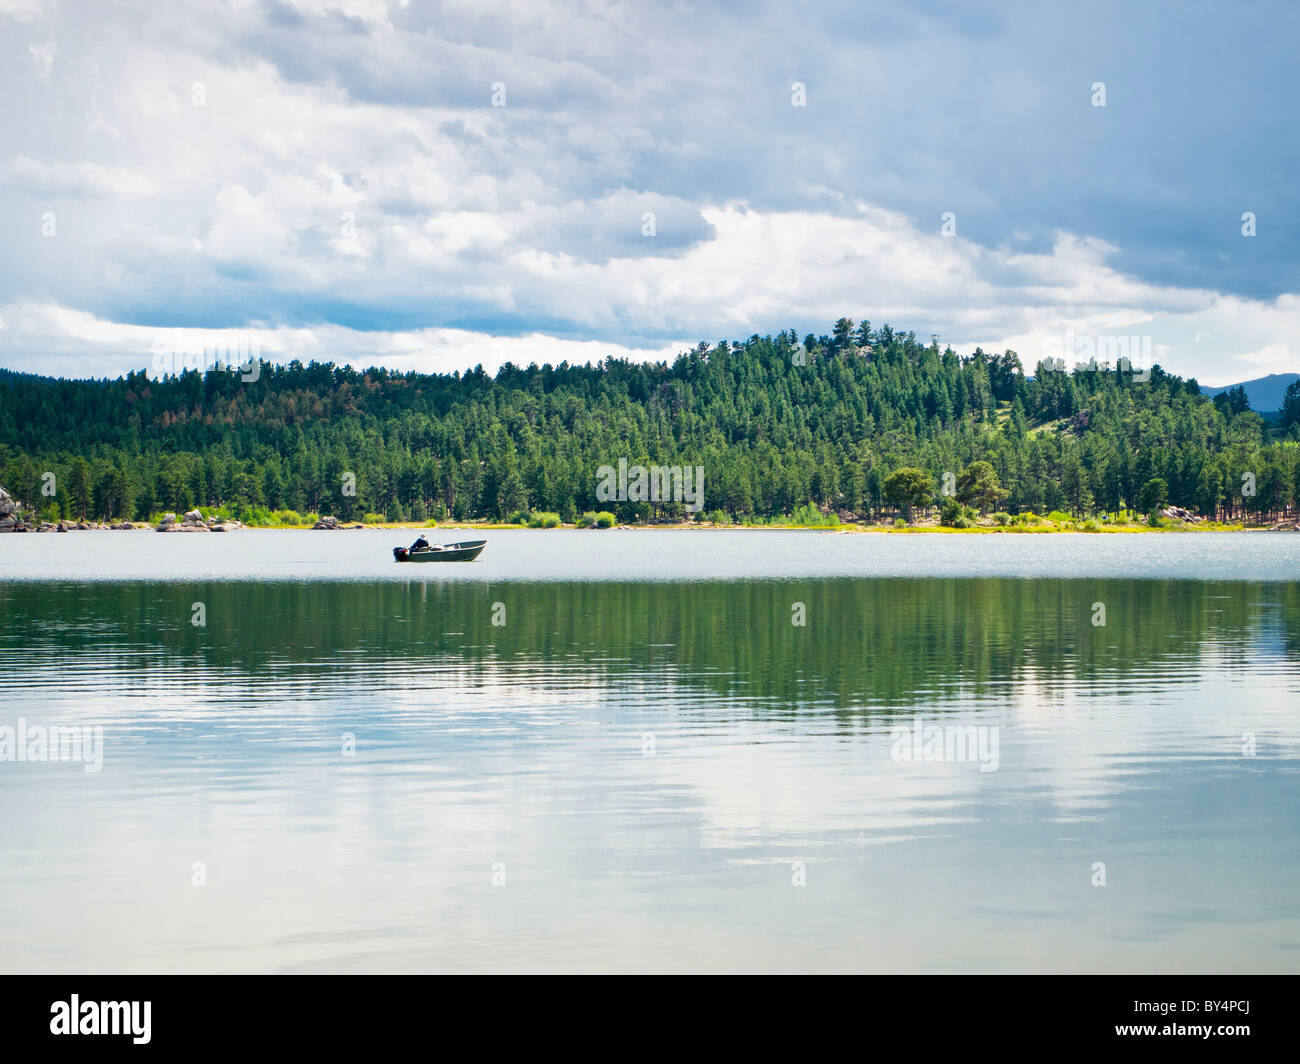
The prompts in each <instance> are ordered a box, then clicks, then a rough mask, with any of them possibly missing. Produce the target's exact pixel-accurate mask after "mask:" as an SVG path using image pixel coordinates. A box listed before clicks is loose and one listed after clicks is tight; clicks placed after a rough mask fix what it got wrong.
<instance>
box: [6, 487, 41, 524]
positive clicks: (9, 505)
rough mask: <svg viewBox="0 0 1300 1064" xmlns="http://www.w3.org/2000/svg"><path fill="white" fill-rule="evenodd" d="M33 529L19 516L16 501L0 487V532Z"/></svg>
mask: <svg viewBox="0 0 1300 1064" xmlns="http://www.w3.org/2000/svg"><path fill="white" fill-rule="evenodd" d="M34 531H35V529H34V528H33V527H32V526H31V525H30V524H28V523H27V522H26V521H24V520H23V519H22V517H20V516H19V513H18V503H16V502H15V501H14V497H13V496H12V495H10V494H9V493H8V492H7V491H5V489H4V488H0V532H34Z"/></svg>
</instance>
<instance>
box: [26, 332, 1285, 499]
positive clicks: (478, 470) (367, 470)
mask: <svg viewBox="0 0 1300 1064" xmlns="http://www.w3.org/2000/svg"><path fill="white" fill-rule="evenodd" d="M1298 441H1300V389H1298V388H1297V387H1296V386H1295V385H1292V387H1291V388H1290V389H1289V390H1288V394H1287V404H1286V406H1285V407H1284V409H1283V411H1282V412H1281V415H1280V417H1278V418H1275V419H1274V420H1273V421H1272V422H1270V421H1268V420H1265V419H1264V418H1263V417H1261V415H1260V414H1258V413H1256V412H1254V411H1252V410H1250V409H1249V404H1248V403H1247V402H1246V399H1245V395H1244V392H1241V391H1240V390H1239V389H1238V390H1235V391H1233V392H1228V393H1225V394H1223V395H1219V396H1216V397H1215V398H1214V400H1210V399H1208V398H1206V397H1205V396H1203V395H1202V394H1201V392H1200V389H1199V387H1198V385H1197V383H1196V382H1195V381H1192V380H1188V381H1185V380H1182V379H1181V378H1179V377H1176V376H1173V375H1171V374H1167V373H1165V372H1164V371H1162V370H1161V369H1160V368H1159V367H1155V368H1154V369H1152V370H1151V372H1150V377H1149V379H1148V380H1141V379H1135V377H1134V374H1133V373H1132V372H1130V371H1128V370H1119V369H1109V368H1105V367H1102V368H1098V369H1084V370H1079V369H1076V370H1075V371H1074V372H1063V371H1060V370H1058V369H1054V368H1052V366H1051V364H1050V363H1049V364H1047V365H1043V364H1038V365H1036V366H1035V367H1033V369H1032V370H1031V371H1030V372H1029V373H1028V374H1027V373H1026V372H1025V368H1024V367H1022V365H1021V362H1020V359H1019V358H1018V356H1017V355H1016V354H1015V353H1014V352H1011V351H1008V352H1005V353H1004V354H1001V355H991V354H986V353H985V352H983V351H980V350H976V351H975V352H974V353H973V354H971V355H969V356H966V357H960V356H958V355H957V354H956V353H955V352H953V351H952V350H951V349H946V350H940V349H939V348H938V346H937V345H935V344H930V345H929V346H925V345H923V344H920V343H918V342H917V339H916V337H915V335H914V334H911V333H907V334H902V333H896V332H894V331H893V330H892V329H891V328H890V327H889V326H888V325H886V326H882V327H881V328H879V329H878V330H877V329H873V328H872V327H871V325H870V323H868V322H863V323H861V324H855V323H854V322H853V321H851V320H849V319H847V318H845V319H841V320H840V321H839V322H837V323H836V325H835V327H834V329H833V332H832V334H831V335H829V336H822V337H816V336H811V335H810V336H806V337H804V338H803V340H802V342H801V341H800V338H799V337H798V336H797V335H796V334H795V333H794V332H793V331H789V332H783V333H780V334H778V335H776V336H775V337H772V336H752V337H750V338H749V339H748V340H746V341H743V342H737V341H733V342H725V341H724V342H720V343H718V344H717V345H715V346H710V345H709V344H707V343H701V344H700V345H699V346H698V347H697V348H695V349H694V350H692V351H690V352H687V353H685V354H683V355H681V356H679V357H678V358H677V359H676V360H675V361H674V362H673V363H672V364H671V365H668V364H665V363H658V364H646V363H635V362H630V361H626V360H621V359H611V360H606V361H604V362H602V363H601V364H599V365H596V366H570V365H568V364H563V363H562V364H560V365H559V366H554V367H552V366H542V367H540V368H539V367H537V366H530V367H528V368H526V369H525V368H520V367H517V366H512V365H506V366H504V367H503V368H502V369H501V370H500V371H499V372H498V373H497V374H496V375H495V376H491V375H489V374H487V373H485V372H484V371H483V370H482V368H481V367H480V368H476V369H474V370H472V371H469V372H467V373H465V374H463V375H461V374H459V373H453V374H450V375H422V374H414V373H406V374H403V373H395V372H391V371H388V370H384V369H371V370H367V371H357V370H353V369H350V368H343V367H336V366H334V365H332V364H321V363H315V362H313V363H311V364H308V365H303V364H301V363H299V362H292V363H290V364H288V365H284V366H270V365H264V366H263V367H262V370H261V373H260V376H259V377H258V378H257V379H256V380H254V381H248V382H245V381H243V380H242V379H241V376H240V375H239V374H238V373H231V372H228V371H224V370H211V371H209V372H207V373H206V374H201V373H198V372H187V373H183V374H181V375H179V376H168V377H166V378H164V379H162V380H158V379H155V378H152V377H150V376H148V375H147V374H146V373H144V372H143V371H142V372H136V373H132V374H130V375H128V376H126V377H124V378H119V379H116V380H57V379H51V378H45V377H39V376H33V375H27V374H17V373H12V372H8V371H0V485H3V486H4V487H6V488H7V489H8V490H9V491H10V492H11V493H12V494H13V495H14V496H15V498H17V499H19V500H21V501H23V502H24V503H26V504H27V505H28V506H29V507H30V508H31V509H32V510H34V511H35V512H37V513H38V514H40V515H41V516H44V517H58V516H66V517H81V516H89V517H94V518H101V519H107V518H113V517H118V518H120V517H126V518H134V519H146V518H148V517H149V516H150V515H152V514H157V513H159V512H162V511H167V510H171V511H178V512H179V511H182V510H185V509H187V508H189V507H192V506H218V507H226V508H227V509H229V510H231V511H232V512H234V513H235V514H236V515H237V516H243V517H245V518H253V519H255V520H256V518H257V517H258V516H259V515H263V516H264V515H266V514H267V513H268V512H269V511H275V510H292V511H297V512H299V513H308V512H312V513H321V514H334V515H336V516H338V517H340V518H343V519H348V520H352V519H355V518H360V517H361V516H362V515H364V514H367V513H378V514H383V515H385V516H386V517H387V518H388V519H389V520H416V521H423V520H428V519H443V518H454V519H457V520H465V519H493V520H499V519H504V518H506V517H507V516H508V515H510V514H513V513H515V512H517V511H521V510H529V509H532V510H546V511H554V512H555V513H557V514H559V515H560V516H561V517H562V518H563V519H564V520H566V521H570V520H573V519H574V518H575V517H576V516H577V515H578V514H580V513H582V512H584V511H588V510H603V509H612V510H615V511H616V512H617V515H618V518H619V519H620V520H622V521H636V520H666V519H680V518H682V517H683V516H686V515H685V514H684V512H683V511H684V507H683V506H682V505H681V504H680V503H671V502H670V503H664V504H655V503H649V502H640V503H637V502H626V503H620V504H610V503H607V502H602V501H599V500H598V499H597V497H596V487H597V483H598V477H597V469H598V467H600V466H602V465H615V464H617V463H618V461H619V459H626V460H627V461H628V462H629V463H633V464H635V463H640V464H644V465H682V466H688V465H689V466H700V467H703V469H704V471H705V482H704V499H705V504H704V510H705V512H704V513H702V514H700V515H698V516H700V517H701V518H706V519H707V518H709V517H710V516H713V517H723V516H724V515H725V516H728V517H733V518H745V517H759V518H762V517H774V516H777V515H782V514H791V513H794V512H795V511H796V510H798V509H800V508H806V507H807V506H808V505H809V504H811V505H812V506H815V507H817V508H819V509H821V510H823V511H830V512H837V513H840V514H842V515H853V516H861V517H875V516H881V515H891V514H894V513H898V512H900V511H901V510H902V509H903V508H904V505H905V504H907V503H913V502H914V503H916V504H918V505H925V504H926V503H927V502H928V501H929V500H928V499H927V498H925V494H926V492H925V491H924V490H921V492H920V495H918V496H917V497H916V498H914V499H904V498H902V497H900V495H899V489H898V478H895V482H894V484H893V485H890V484H888V481H889V478H890V476H891V474H893V473H896V472H897V471H898V470H900V469H904V468H911V467H914V468H916V469H919V470H922V471H923V472H924V473H925V475H926V478H927V479H930V480H932V482H933V497H934V499H936V500H937V499H938V498H939V492H940V484H941V483H942V482H943V478H944V474H945V473H951V474H953V476H955V477H959V476H961V475H962V474H963V471H965V470H968V469H969V468H970V467H971V466H972V464H973V463H976V462H987V463H989V464H990V465H991V466H992V469H993V471H994V473H995V475H996V481H997V485H998V490H997V491H996V492H994V493H993V494H988V495H986V497H985V498H983V499H982V500H981V502H982V503H988V504H992V503H993V501H994V500H996V504H997V506H998V508H1000V509H1001V510H1004V511H1007V512H1009V513H1012V514H1015V513H1019V512H1025V511H1035V512H1038V513H1046V512H1048V511H1052V510H1063V511H1067V512H1070V513H1072V514H1075V515H1078V516H1081V517H1082V516H1087V515H1090V514H1095V513H1112V512H1116V511H1119V510H1122V509H1126V508H1128V509H1136V508H1138V507H1139V505H1142V506H1143V508H1144V509H1145V508H1146V507H1147V506H1148V505H1149V504H1151V503H1152V502H1155V501H1157V499H1156V496H1157V495H1159V496H1163V498H1161V499H1159V501H1161V502H1163V501H1168V502H1171V503H1175V504H1178V505H1181V506H1184V507H1187V508H1189V509H1191V510H1194V511H1197V512H1199V513H1201V514H1204V515H1207V516H1217V517H1231V516H1240V515H1242V514H1243V513H1246V514H1253V515H1258V516H1261V517H1263V516H1269V515H1273V514H1277V513H1282V512H1286V511H1288V510H1289V509H1291V508H1292V507H1293V505H1294V503H1295V501H1296V497H1297V492H1300V442H1298ZM981 468H982V467H981ZM51 473H52V474H53V477H50V476H49V474H51ZM1153 482H1155V483H1157V484H1160V482H1163V483H1162V484H1160V490H1159V491H1158V492H1156V491H1155V489H1153V488H1152V487H1151V485H1152V483H1153ZM1252 490H1253V494H1252V493H1251V491H1252ZM1144 492H1145V495H1146V498H1143V495H1144ZM908 508H909V509H910V507H908Z"/></svg>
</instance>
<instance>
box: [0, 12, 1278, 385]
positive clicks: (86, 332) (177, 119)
mask: <svg viewBox="0 0 1300 1064" xmlns="http://www.w3.org/2000/svg"><path fill="white" fill-rule="evenodd" d="M1298 30H1300V5H1295V4H1292V3H1288V2H1277V3H1274V2H1269V0H1243V2H1242V3H1239V4H1236V5H1224V4H1221V3H1217V4H1208V3H1199V2H1196V0H1190V2H1185V3H1177V4H1175V3H1151V4H1143V5H1134V4H1132V3H1131V2H1128V0H1125V2H1121V3H1110V2H1106V0H1089V2H1088V3H1086V4H1064V3H1062V4H1057V3H1052V2H1047V0H1038V2H1035V3H1024V4H1021V3H1009V2H1003V3H983V2H980V0H960V2H958V0H953V2H947V0H913V2H910V3H907V4H876V3H869V2H868V3H863V2H859V0H841V2H839V3H799V4H793V3H789V4H779V3H770V4H765V3H762V2H758V3H749V2H746V3H740V2H722V3H716V4H704V3H682V2H677V3H674V2H672V0H662V2H626V3H618V2H615V3H605V2H600V0H585V2H584V0H575V2H570V3H563V4H551V3H547V2H545V0H505V2H501V0H472V2H454V3H433V2H424V0H387V2H386V0H260V2H252V0H226V2H211V3H192V2H177V3H171V4H158V3H156V2H141V3H137V2H131V0H96V2H92V0H76V2H74V0H0V91H2V92H3V94H4V98H5V102H6V106H5V107H4V108H3V109H0V204H2V205H3V210H0V367H4V368H9V369H14V370H22V371H27V372H36V373H43V374H48V375H52V376H63V377H88V376H93V377H105V376H117V375H119V374H122V373H125V372H127V371H129V370H132V369H147V368H150V367H151V366H152V367H153V368H155V369H157V368H159V367H160V366H167V367H168V368H170V366H171V365H172V363H168V362H167V360H168V359H172V360H173V363H174V362H175V360H179V359H183V358H185V357H186V356H189V357H190V359H191V360H193V359H196V358H198V357H199V355H200V353H201V352H203V351H204V350H205V349H206V350H208V351H209V352H213V351H218V352H219V351H236V352H249V351H256V352H257V353H258V354H259V355H260V356H261V357H263V358H269V359H273V360H279V361H282V360H287V359H290V358H300V359H303V360H304V361H305V360H308V359H313V358H314V359H320V360H331V361H335V362H348V363H351V364H353V365H356V366H358V367H365V366H369V365H386V366H390V367H393V368H396V369H400V370H410V369H414V370H421V371H429V372H432V371H444V372H449V371H451V370H457V369H459V370H464V369H466V368H469V367H471V366H473V365H475V364H476V363H482V364H483V365H484V366H485V367H487V368H488V369H495V368H496V367H497V366H499V365H500V364H502V363H503V362H506V361H511V362H514V363H516V364H523V365H526V364H528V363H530V362H538V363H542V362H551V363H556V362H559V361H561V360H566V359H567V360H568V361H570V362H586V361H594V360H597V359H600V358H603V357H606V356H609V355H629V356H631V357H636V358H672V357H673V356H675V355H676V354H677V353H678V352H680V351H682V350H685V349H687V348H691V347H694V346H695V345H696V344H697V343H698V342H699V341H701V340H706V341H708V342H709V343H710V344H713V343H716V342H717V341H718V340H723V339H727V340H731V339H740V340H743V339H745V338H747V337H749V336H750V335H752V334H754V333H759V334H766V333H772V332H775V331H777V330H780V329H795V330H796V331H797V332H798V334H799V335H800V336H802V335H804V334H805V333H808V332H814V333H818V334H820V333H829V332H830V330H831V325H832V323H833V322H834V321H835V320H836V319H837V318H840V317H842V316H847V317H850V318H853V319H854V320H855V321H860V320H862V319H868V320H870V321H871V322H872V323H873V324H874V325H876V326H879V325H881V324H884V323H889V324H890V325H892V326H893V327H894V328H895V329H896V330H902V331H914V332H915V333H916V334H917V336H918V337H920V338H922V339H923V340H926V341H928V340H929V338H930V337H931V336H935V335H937V336H938V340H939V343H940V345H941V346H942V345H951V346H953V347H954V348H955V349H956V350H958V351H959V352H960V353H962V354H968V353H969V352H970V351H971V350H973V349H974V348H975V347H976V346H977V345H979V346H982V347H983V348H984V349H985V350H990V351H999V352H1000V351H1002V350H1004V349H1006V348H1011V349H1013V350H1015V351H1016V352H1018V353H1019V354H1020V356H1021V359H1022V361H1023V362H1024V363H1025V365H1026V366H1027V367H1029V368H1031V369H1032V367H1033V365H1034V364H1035V363H1036V362H1037V360H1038V359H1040V358H1043V357H1062V356H1064V357H1066V358H1067V360H1070V359H1071V358H1072V356H1073V355H1074V354H1077V353H1078V352H1080V351H1081V350H1082V351H1085V352H1086V350H1087V349H1088V348H1087V341H1088V340H1089V339H1090V338H1097V339H1099V340H1100V339H1101V338H1105V337H1115V336H1131V337H1134V338H1135V340H1134V345H1135V347H1137V348H1143V345H1149V349H1150V350H1151V352H1152V355H1151V359H1150V360H1151V361H1154V362H1158V363H1159V364H1161V365H1163V366H1164V367H1166V368H1167V369H1169V370H1170V371H1171V372H1175V373H1179V374H1181V375H1183V376H1192V377H1196V378H1197V379H1198V380H1200V381H1201V383H1203V384H1226V383H1231V382H1234V381H1239V380H1245V379H1249V378H1253V377H1258V376H1261V375H1263V374H1266V373H1274V372H1277V373H1282V372H1294V371H1300V257H1297V256H1296V254H1295V253H1294V249H1295V248H1296V247H1297V246H1300V243H1298V242H1300V217H1298V216H1297V211H1296V208H1295V202H1296V197H1295V195H1294V191H1293V190H1294V186H1295V181H1296V174H1297V172H1298V167H1297V164H1298V163H1300V158H1297V156H1300V128H1298V127H1300V107H1298V106H1297V97H1298V95H1300V92H1298V90H1300V67H1298V66H1297V64H1296V63H1295V62H1294V54H1293V53H1294V49H1295V44H1296V41H1297V40H1300V34H1298V33H1297V31H1298Z"/></svg>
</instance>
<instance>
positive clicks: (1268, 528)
mask: <svg viewBox="0 0 1300 1064" xmlns="http://www.w3.org/2000/svg"><path fill="white" fill-rule="evenodd" d="M1078 524H1079V525H1082V522H1078ZM110 531H113V532H157V531H159V529H158V528H156V527H155V526H154V525H151V524H147V523H144V522H134V523H133V524H132V527H130V528H124V527H122V524H118V525H117V526H116V527H111V528H110V527H108V526H97V527H85V528H77V527H75V526H70V527H68V528H67V529H65V530H58V529H32V530H26V529H24V530H22V531H21V532H19V531H18V530H14V531H13V532H11V533H10V534H12V535H45V534H48V533H53V534H55V535H62V534H66V533H67V532H110ZM176 531H181V530H180V529H177V530H176ZM194 531H200V530H199V529H195V530H194ZM201 531H203V532H223V533H229V532H312V531H318V532H363V531H364V532H404V533H405V532H416V533H420V532H423V533H425V534H428V533H431V532H556V531H560V532H645V531H667V532H719V531H721V532H819V533H824V534H828V535H843V536H852V535H880V534H894V535H1030V536H1050V535H1087V536H1092V535H1141V534H1146V533H1175V534H1177V533H1187V532H1190V533H1206V532H1229V533H1243V534H1244V533H1257V532H1292V531H1298V532H1300V523H1298V524H1295V525H1292V524H1272V525H1243V524H1241V523H1233V524H1221V523H1212V522H1208V521H1207V522H1204V523H1198V524H1178V525H1174V526H1168V527H1163V528H1152V527H1150V526H1147V525H1101V526H1100V527H1095V528H1082V527H1064V526H1061V525H1056V524H1044V525H976V526H974V527H971V528H954V527H951V526H948V525H939V524H921V525H908V526H906V527H901V528H894V527H890V526H887V525H860V524H847V523H846V524H842V525H830V526H808V525H790V524H770V525H743V524H735V525H719V524H711V523H702V524H696V523H694V522H674V523H671V524H639V525H615V526H614V527H612V528H585V527H579V526H577V525H573V524H568V525H558V526H555V527H552V528H529V527H528V526H526V525H519V524H509V525H508V524H477V523H465V524H446V525H433V526H430V525H427V524H425V525H413V524H406V523H402V522H391V523H389V522H384V523H382V524H367V525H361V524H351V525H340V526H338V527H337V528H332V529H316V528H313V527H312V526H311V525H242V524H241V525H238V526H237V527H230V526H227V527H224V528H205V529H202V530H201Z"/></svg>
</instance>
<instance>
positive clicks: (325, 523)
mask: <svg viewBox="0 0 1300 1064" xmlns="http://www.w3.org/2000/svg"><path fill="white" fill-rule="evenodd" d="M311 527H312V528H319V529H324V530H325V531H327V532H337V531H338V530H339V528H340V527H342V526H340V525H339V519H338V518H337V517H322V518H321V519H320V520H319V521H317V522H316V523H315V524H314V525H312V526H311Z"/></svg>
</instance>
